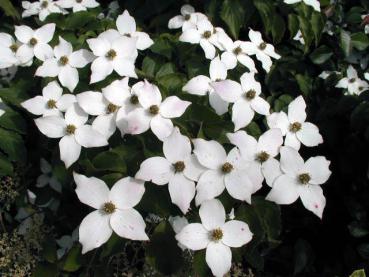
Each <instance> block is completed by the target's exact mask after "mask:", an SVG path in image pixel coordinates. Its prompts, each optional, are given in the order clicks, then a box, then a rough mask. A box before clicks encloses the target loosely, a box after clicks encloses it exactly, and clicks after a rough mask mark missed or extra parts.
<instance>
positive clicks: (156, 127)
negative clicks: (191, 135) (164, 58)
mask: <svg viewBox="0 0 369 277" xmlns="http://www.w3.org/2000/svg"><path fill="white" fill-rule="evenodd" d="M136 85H137V86H136V88H135V93H136V94H137V96H138V100H139V102H140V104H141V106H142V108H137V109H135V110H134V111H132V112H130V113H129V114H128V115H127V117H126V120H127V133H129V134H132V135H137V134H142V133H144V132H146V131H147V130H148V129H150V128H151V131H152V132H153V133H154V134H155V135H156V136H157V137H158V139H160V140H164V139H165V138H166V137H168V136H169V135H170V134H171V133H172V131H173V123H172V121H171V118H177V117H180V116H181V115H182V114H183V113H184V112H185V111H186V109H187V107H188V106H189V105H190V104H191V102H188V101H183V100H181V99H179V98H178V97H177V96H169V97H167V98H166V99H164V101H163V102H162V97H161V93H160V91H159V88H158V87H157V86H156V85H153V84H151V83H149V82H148V81H146V80H145V81H143V82H139V83H137V84H136Z"/></svg>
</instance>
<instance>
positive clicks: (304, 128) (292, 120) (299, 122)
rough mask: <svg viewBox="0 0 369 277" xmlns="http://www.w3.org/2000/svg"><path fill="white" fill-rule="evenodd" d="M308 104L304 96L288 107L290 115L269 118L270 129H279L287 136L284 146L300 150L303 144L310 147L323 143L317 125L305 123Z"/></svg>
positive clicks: (273, 115)
mask: <svg viewBox="0 0 369 277" xmlns="http://www.w3.org/2000/svg"><path fill="white" fill-rule="evenodd" d="M305 109H306V103H305V100H304V98H303V97H302V96H299V97H297V98H296V99H295V100H293V101H292V102H291V103H290V104H289V105H288V114H286V113H285V112H283V111H282V112H279V113H272V114H271V115H270V116H268V117H267V123H268V126H269V127H270V128H279V129H281V131H282V134H283V136H286V138H285V141H284V145H286V146H291V147H293V148H295V149H296V150H299V149H300V147H301V143H302V144H303V145H305V146H308V147H313V146H317V145H318V144H320V143H323V138H322V136H321V135H320V133H319V129H318V127H317V126H316V125H314V124H312V123H310V122H305V120H306V111H305Z"/></svg>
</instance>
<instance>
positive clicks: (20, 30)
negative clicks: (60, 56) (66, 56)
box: [14, 23, 55, 64]
mask: <svg viewBox="0 0 369 277" xmlns="http://www.w3.org/2000/svg"><path fill="white" fill-rule="evenodd" d="M54 32H55V24H54V23H49V24H46V25H44V26H42V27H40V28H39V29H37V30H32V29H31V28H30V27H28V26H25V25H22V26H15V33H14V34H15V36H16V37H17V39H18V40H19V41H20V42H22V43H23V45H21V46H20V47H19V48H18V50H17V53H16V56H17V58H18V60H19V62H20V63H21V64H27V63H29V64H32V59H33V57H34V56H36V58H37V59H39V60H41V61H45V60H46V59H48V58H50V57H52V56H53V49H52V48H51V46H50V45H49V44H48V43H49V42H50V41H51V40H52V38H53V36H54Z"/></svg>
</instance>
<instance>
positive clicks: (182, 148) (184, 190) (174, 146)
mask: <svg viewBox="0 0 369 277" xmlns="http://www.w3.org/2000/svg"><path fill="white" fill-rule="evenodd" d="M163 153H164V157H152V158H149V159H147V160H145V161H143V162H142V164H141V166H140V170H139V171H138V172H137V173H136V176H135V178H137V179H140V180H144V181H151V182H153V183H154V184H157V185H165V184H168V190H169V194H170V198H171V199H172V202H173V203H174V204H175V205H177V206H178V208H179V209H180V210H181V211H182V212H183V213H184V214H186V213H187V212H188V210H189V208H190V204H191V201H192V199H193V198H194V197H195V191H196V190H195V181H198V179H199V177H200V175H201V174H202V173H203V172H204V171H205V168H204V167H202V166H201V165H200V163H199V162H198V160H197V158H196V157H195V155H194V154H192V151H191V142H190V140H189V138H188V137H186V136H183V135H182V134H181V133H180V132H179V129H178V128H174V129H173V132H172V134H171V135H170V136H169V137H167V138H166V139H164V142H163Z"/></svg>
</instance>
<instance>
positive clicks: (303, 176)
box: [298, 173, 311, 185]
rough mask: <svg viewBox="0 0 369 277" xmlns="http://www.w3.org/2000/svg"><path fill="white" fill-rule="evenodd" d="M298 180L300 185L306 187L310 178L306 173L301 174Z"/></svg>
mask: <svg viewBox="0 0 369 277" xmlns="http://www.w3.org/2000/svg"><path fill="white" fill-rule="evenodd" d="M298 179H299V182H300V183H301V184H302V185H306V184H308V183H309V181H310V179H311V178H310V175H309V174H308V173H302V174H300V175H299V177H298Z"/></svg>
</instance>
